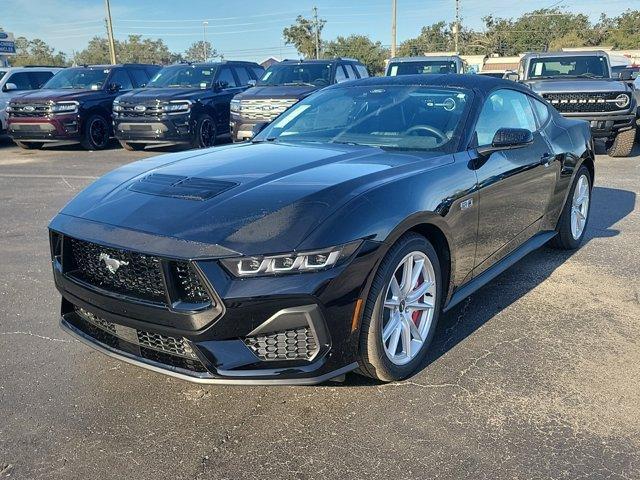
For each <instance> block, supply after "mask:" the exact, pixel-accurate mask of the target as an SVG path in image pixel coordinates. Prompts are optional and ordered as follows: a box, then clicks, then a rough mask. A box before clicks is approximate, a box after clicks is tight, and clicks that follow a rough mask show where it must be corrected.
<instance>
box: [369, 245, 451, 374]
mask: <svg viewBox="0 0 640 480" xmlns="http://www.w3.org/2000/svg"><path fill="white" fill-rule="evenodd" d="M441 295H442V276H441V269H440V262H439V260H438V255H437V253H436V251H435V249H434V248H433V246H432V245H431V243H429V241H428V240H427V239H426V238H424V237H423V236H421V235H418V234H415V233H409V234H406V235H404V236H403V237H401V238H400V240H398V242H396V244H395V245H394V246H393V247H391V249H390V250H389V252H388V253H387V255H386V256H385V258H384V260H383V261H382V263H381V264H380V267H379V268H378V272H377V273H376V277H375V279H374V281H373V284H372V287H371V291H370V293H369V297H368V299H367V302H366V304H365V309H364V314H363V319H362V327H361V331H360V350H359V362H358V363H359V367H358V370H357V371H358V372H359V373H361V374H363V375H366V376H368V377H372V378H375V379H377V380H382V381H386V382H389V381H394V380H400V379H403V378H406V377H408V376H409V375H411V374H412V373H414V372H415V371H416V369H417V368H418V367H419V366H420V364H421V363H422V361H423V360H424V357H425V355H426V353H427V350H428V348H429V345H430V343H431V340H432V338H433V333H434V331H435V327H436V324H437V322H438V317H439V315H440V310H441V303H442V302H441Z"/></svg>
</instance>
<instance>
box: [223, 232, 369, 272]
mask: <svg viewBox="0 0 640 480" xmlns="http://www.w3.org/2000/svg"><path fill="white" fill-rule="evenodd" d="M361 243H362V241H361V240H358V241H355V242H351V243H347V244H345V245H339V246H337V247H331V248H324V249H322V250H314V251H310V252H297V253H288V254H282V255H264V256H257V257H242V258H227V259H224V260H222V264H223V265H224V266H225V268H226V269H227V270H229V271H230V272H231V273H232V274H233V275H235V276H236V277H256V276H262V275H277V274H286V273H301V272H313V271H318V270H324V269H326V268H331V267H335V266H336V265H339V264H340V263H342V262H344V261H345V260H348V259H349V258H350V257H351V256H352V255H353V254H354V253H355V252H356V250H358V247H359V246H360V244H361Z"/></svg>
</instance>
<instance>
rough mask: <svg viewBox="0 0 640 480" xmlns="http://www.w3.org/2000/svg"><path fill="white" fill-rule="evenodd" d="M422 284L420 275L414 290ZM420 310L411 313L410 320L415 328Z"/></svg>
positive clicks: (422, 280)
mask: <svg viewBox="0 0 640 480" xmlns="http://www.w3.org/2000/svg"><path fill="white" fill-rule="evenodd" d="M423 283H424V278H423V276H422V274H421V275H420V277H419V278H418V284H417V285H416V288H417V287H419V286H420V285H422V284H423ZM420 313H421V312H420V310H416V311H415V312H413V313H411V320H413V323H414V324H415V326H416V327H417V326H418V322H419V321H420Z"/></svg>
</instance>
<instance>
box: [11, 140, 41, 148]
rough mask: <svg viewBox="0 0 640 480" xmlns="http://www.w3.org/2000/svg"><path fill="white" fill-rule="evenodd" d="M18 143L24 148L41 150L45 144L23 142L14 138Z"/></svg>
mask: <svg viewBox="0 0 640 480" xmlns="http://www.w3.org/2000/svg"><path fill="white" fill-rule="evenodd" d="M14 141H15V142H16V145H18V146H19V147H20V148H24V149H25V150H39V149H41V148H42V146H43V145H44V142H21V141H19V140H14Z"/></svg>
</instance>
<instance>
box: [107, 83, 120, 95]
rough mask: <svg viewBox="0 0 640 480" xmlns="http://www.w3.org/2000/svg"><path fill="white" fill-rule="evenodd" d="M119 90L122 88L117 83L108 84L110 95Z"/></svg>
mask: <svg viewBox="0 0 640 480" xmlns="http://www.w3.org/2000/svg"><path fill="white" fill-rule="evenodd" d="M121 88H122V87H121V86H120V84H119V83H110V84H109V91H110V92H111V93H115V92H119V91H120V89H121Z"/></svg>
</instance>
